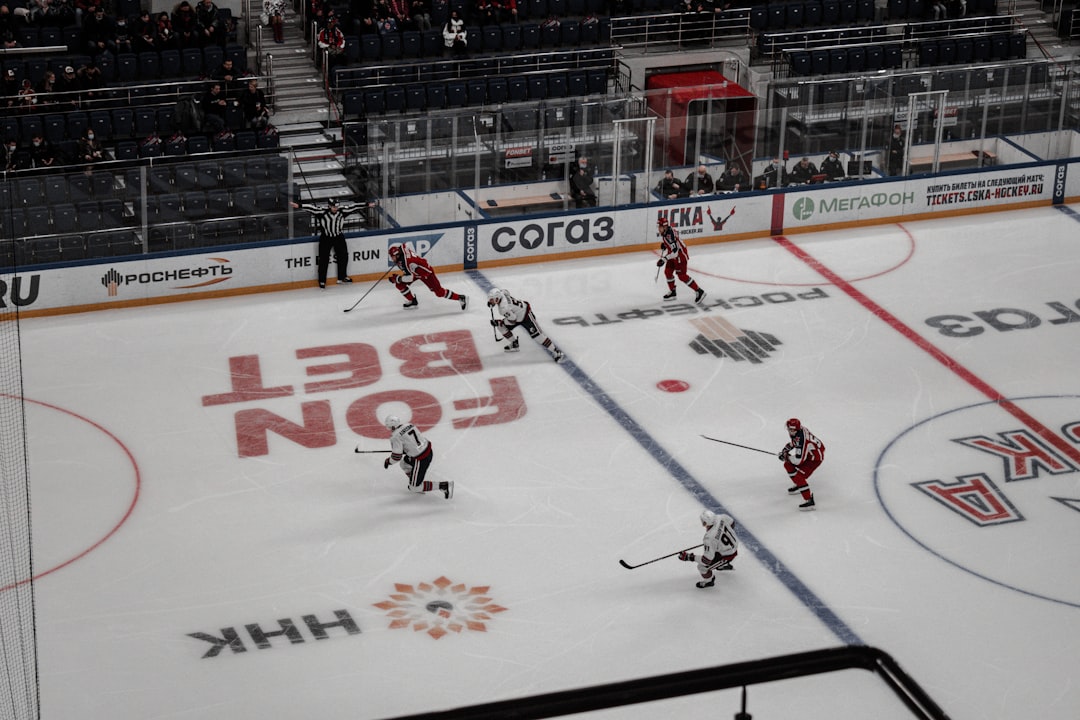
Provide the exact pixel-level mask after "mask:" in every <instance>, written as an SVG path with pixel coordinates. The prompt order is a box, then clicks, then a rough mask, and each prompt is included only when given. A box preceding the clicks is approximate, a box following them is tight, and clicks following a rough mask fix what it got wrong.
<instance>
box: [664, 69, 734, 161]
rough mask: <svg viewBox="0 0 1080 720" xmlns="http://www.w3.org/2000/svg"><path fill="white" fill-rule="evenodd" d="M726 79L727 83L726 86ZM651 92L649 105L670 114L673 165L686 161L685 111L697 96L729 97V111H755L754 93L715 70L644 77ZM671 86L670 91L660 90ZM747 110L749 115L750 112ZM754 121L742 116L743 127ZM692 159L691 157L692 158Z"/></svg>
mask: <svg viewBox="0 0 1080 720" xmlns="http://www.w3.org/2000/svg"><path fill="white" fill-rule="evenodd" d="M724 83H727V85H726V86H724ZM645 89H646V90H650V91H652V92H650V93H649V109H650V110H652V111H653V112H654V113H656V115H658V116H659V117H666V118H668V121H669V122H668V125H669V127H670V134H669V137H668V153H667V161H668V162H669V163H671V164H674V165H684V164H687V163H688V161H687V160H686V158H685V149H684V145H685V136H686V114H687V106H689V105H690V103H692V102H693V101H694V100H701V99H704V98H712V99H714V100H726V101H728V104H727V107H728V110H729V111H730V112H743V111H751V113H752V111H753V109H754V106H755V102H754V96H753V94H752V93H751V92H750V91H749V90H747V89H746V88H744V87H743V86H742V85H739V84H738V83H736V82H733V81H731V80H728V79H727V78H726V77H724V76H723V74H721V73H718V72H716V71H715V70H694V71H692V72H680V73H659V74H656V75H650V76H649V78H648V80H646V81H645ZM662 89H670V92H667V93H663V92H657V91H658V90H662ZM751 113H748V114H747V115H748V116H749V115H751ZM751 124H752V117H751V118H750V120H749V121H748V120H747V118H743V121H742V123H740V125H741V126H743V127H742V129H745V128H746V126H747V125H751ZM689 162H690V163H692V160H691V161H689Z"/></svg>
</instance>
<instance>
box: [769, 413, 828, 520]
mask: <svg viewBox="0 0 1080 720" xmlns="http://www.w3.org/2000/svg"><path fill="white" fill-rule="evenodd" d="M787 431H788V436H789V437H790V438H791V439H790V440H789V441H788V444H787V445H785V446H784V449H783V450H781V451H780V459H781V460H783V461H784V469H785V470H787V474H788V477H790V478H791V481H792V482H793V483H795V484H794V485H792V486H791V487H789V488H788V494H789V495H796V494H798V493H802V498H803V503H802V504H801V505H799V509H800V510H813V509H814V493H812V492H811V491H810V484H809V480H810V476H811V475H813V474H814V471H815V470H817V469H818V466H819V465H821V462H822V461H823V460H824V459H825V443H823V442H821V440H819V439H818V438H817V437H815V436H814V434H813V433H812V432H810V431H809V430H807V429H806V428H805V427H803V424H802V423H801V422H799V419H798V418H791V419H790V420H788V421H787Z"/></svg>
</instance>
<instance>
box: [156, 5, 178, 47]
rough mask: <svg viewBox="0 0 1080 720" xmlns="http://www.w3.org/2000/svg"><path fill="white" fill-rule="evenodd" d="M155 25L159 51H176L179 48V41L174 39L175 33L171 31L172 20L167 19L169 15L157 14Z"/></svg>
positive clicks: (164, 13)
mask: <svg viewBox="0 0 1080 720" xmlns="http://www.w3.org/2000/svg"><path fill="white" fill-rule="evenodd" d="M156 24H157V38H158V39H157V43H158V47H159V49H161V50H166V49H170V48H171V49H174V50H175V49H178V48H179V47H180V41H179V39H178V38H177V37H176V31H175V30H173V23H172V18H171V17H169V13H167V12H161V13H158V16H157V21H156Z"/></svg>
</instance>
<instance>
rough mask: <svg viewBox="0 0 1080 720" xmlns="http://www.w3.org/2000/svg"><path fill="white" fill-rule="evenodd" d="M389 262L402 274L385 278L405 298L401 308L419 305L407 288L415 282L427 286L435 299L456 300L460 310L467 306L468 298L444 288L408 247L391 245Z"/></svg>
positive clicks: (431, 271)
mask: <svg viewBox="0 0 1080 720" xmlns="http://www.w3.org/2000/svg"><path fill="white" fill-rule="evenodd" d="M390 261H391V262H393V263H394V265H396V266H397V268H398V269H399V270H401V272H402V273H403V274H401V275H397V274H394V275H391V276H390V277H389V278H387V279H388V280H389V281H390V282H391V283H393V284H394V287H396V288H397V289H398V292H400V293H401V294H402V296H403V297H404V298H405V304H404V305H403V306H402V307H406V308H414V307H416V306H417V305H418V304H419V303H418V302H417V301H416V296H415V295H413V292H412V289H411V288H410V287H409V286H410V285H412V283H413V281H415V280H419V281H420V282H422V283H423V284H424V285H427V288H428V290H430V291H431V292H432V293H433V294H434V295H435V297H440V298H447V299H448V300H457V301H458V303H459V304H460V305H461V309H462V310H464V309H465V308H466V307H468V306H469V298H468V297H466V296H465V295H460V294H458V293H456V292H454V291H453V290H447V289H446V288H444V287H443V286H442V284H441V283H440V282H439V278H438V276H436V275H435V271H434V270H432V269H431V265H430V264H429V263H428V261H427V260H425V259H424V258H422V257H420V256H419V255H417V254H416V253H415V252H413V251H412V249H411V248H410V247H409V246H408V245H405V244H404V243H397V244H395V245H391V246H390Z"/></svg>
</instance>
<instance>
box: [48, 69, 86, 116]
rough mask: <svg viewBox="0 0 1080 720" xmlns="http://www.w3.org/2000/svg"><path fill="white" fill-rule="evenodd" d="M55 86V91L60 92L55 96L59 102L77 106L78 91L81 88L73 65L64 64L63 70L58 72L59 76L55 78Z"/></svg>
mask: <svg viewBox="0 0 1080 720" xmlns="http://www.w3.org/2000/svg"><path fill="white" fill-rule="evenodd" d="M55 88H56V92H58V93H62V94H61V95H60V96H59V97H58V98H57V99H58V101H59V102H60V103H61V104H63V105H70V106H72V107H75V106H78V104H79V91H80V90H82V84H81V83H80V82H79V77H78V76H77V75H76V74H75V68H74V67H72V66H71V65H66V66H64V72H62V73H60V77H58V78H56V85H55Z"/></svg>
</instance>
